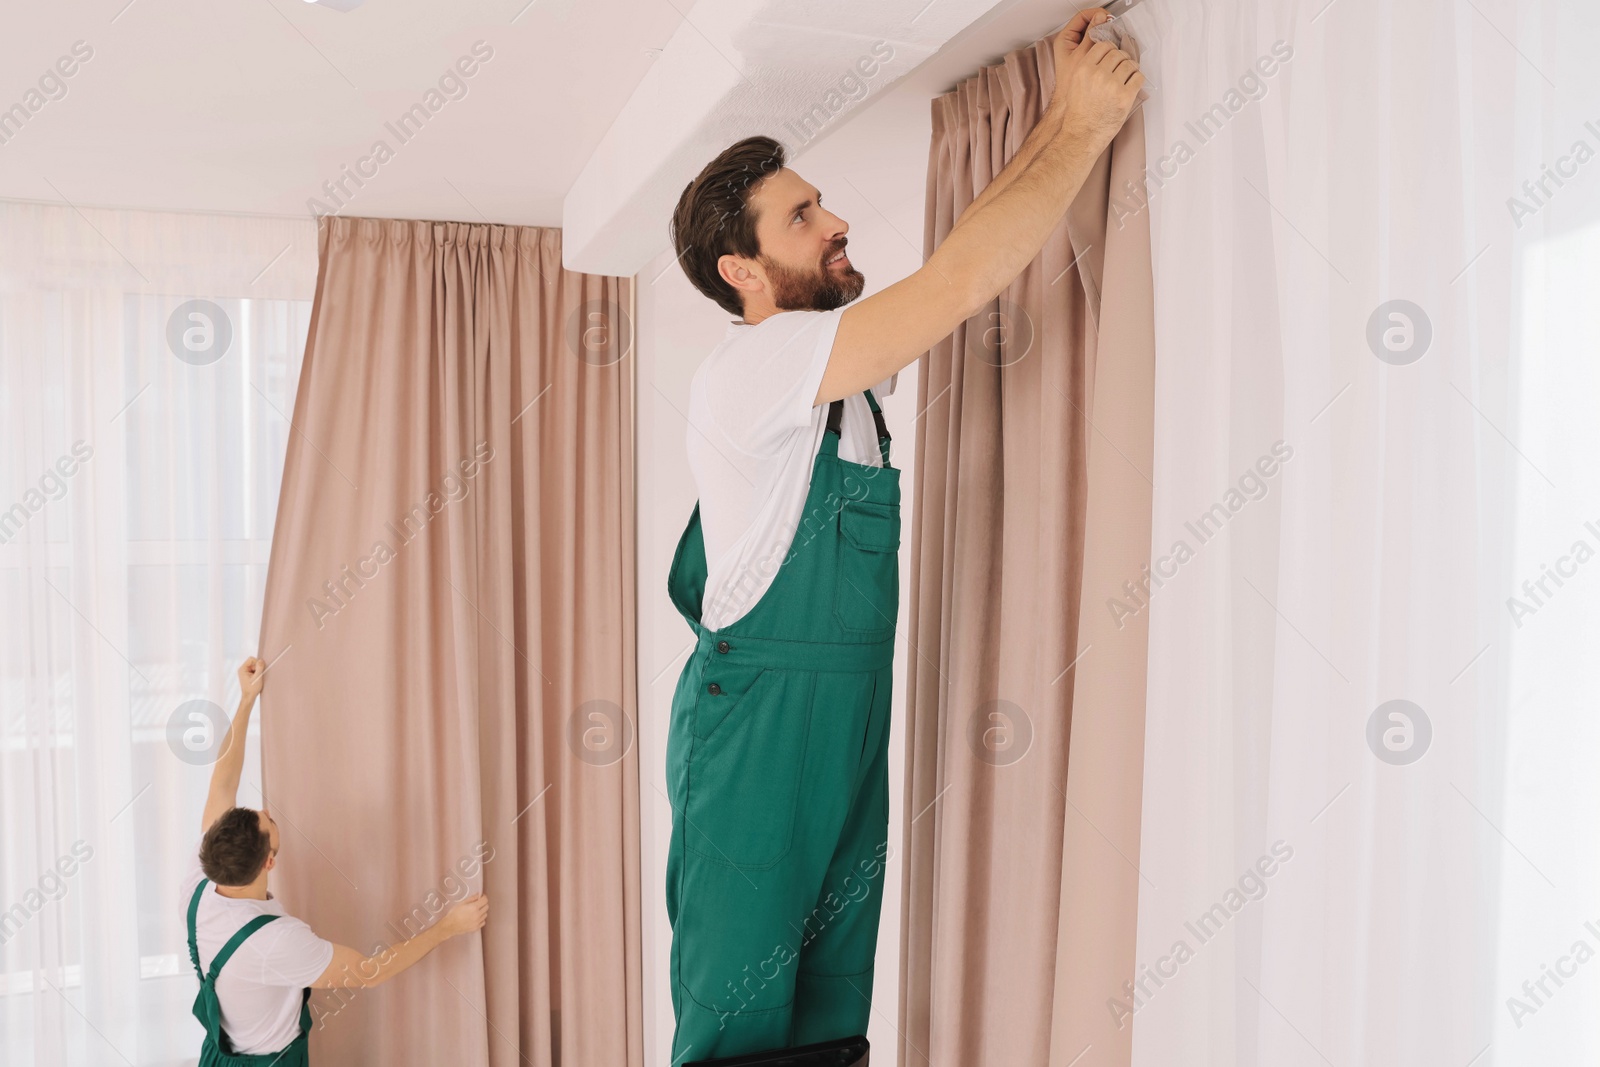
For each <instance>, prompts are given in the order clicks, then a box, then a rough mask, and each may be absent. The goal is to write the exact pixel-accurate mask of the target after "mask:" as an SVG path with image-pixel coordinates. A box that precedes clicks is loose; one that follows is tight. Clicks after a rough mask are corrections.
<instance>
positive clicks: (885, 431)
mask: <svg viewBox="0 0 1600 1067" xmlns="http://www.w3.org/2000/svg"><path fill="white" fill-rule="evenodd" d="M866 395H867V404H868V406H870V407H871V408H872V421H873V422H875V423H877V426H878V451H880V452H882V453H883V465H884V466H885V467H887V466H888V465H889V442H890V441H891V440H893V438H891V437H890V436H889V424H888V423H887V422H885V421H883V409H882V408H880V407H879V406H878V399H877V397H875V396H873V395H872V390H871V389H868V390H866Z"/></svg>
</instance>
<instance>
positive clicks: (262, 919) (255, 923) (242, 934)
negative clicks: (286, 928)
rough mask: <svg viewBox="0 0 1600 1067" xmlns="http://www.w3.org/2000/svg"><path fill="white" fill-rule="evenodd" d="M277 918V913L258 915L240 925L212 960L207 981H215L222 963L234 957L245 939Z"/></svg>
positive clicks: (220, 971) (220, 970)
mask: <svg viewBox="0 0 1600 1067" xmlns="http://www.w3.org/2000/svg"><path fill="white" fill-rule="evenodd" d="M276 918H277V916H276V915H257V916H256V917H255V918H254V919H251V920H250V921H249V922H247V923H245V924H244V925H243V926H241V927H239V930H238V932H237V933H235V934H234V935H233V936H232V937H230V938H229V939H228V943H227V944H226V945H223V946H222V951H221V952H219V953H217V958H216V959H214V960H212V961H211V973H210V974H209V975H207V976H206V981H208V982H212V983H215V982H216V980H217V975H218V974H220V973H222V965H223V964H225V963H227V962H228V960H230V959H232V958H233V953H234V950H235V949H237V948H238V947H239V946H240V945H242V944H244V942H245V939H246V938H248V937H249V936H250V935H251V934H253V933H255V932H256V931H257V930H259V929H261V928H262V927H263V926H265V925H267V924H268V923H269V922H271V921H272V920H274V919H276Z"/></svg>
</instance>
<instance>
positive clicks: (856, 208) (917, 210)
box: [635, 83, 932, 1067]
mask: <svg viewBox="0 0 1600 1067" xmlns="http://www.w3.org/2000/svg"><path fill="white" fill-rule="evenodd" d="M904 85H905V83H902V86H904ZM900 88H901V86H897V87H896V90H899V89H900ZM908 88H911V89H912V91H910V92H899V91H895V90H892V91H890V92H888V93H887V94H885V96H884V98H883V99H882V100H880V101H878V102H877V103H876V104H875V105H873V106H872V107H871V108H870V109H869V110H867V111H866V112H865V113H864V114H862V115H861V116H860V117H858V118H855V119H853V120H852V121H851V122H850V123H849V124H848V125H845V126H843V127H842V128H840V129H839V130H837V131H833V132H831V135H830V136H829V137H828V139H827V140H826V141H824V142H822V143H821V144H818V145H817V146H816V147H815V148H812V149H809V150H804V151H802V153H801V154H799V155H798V156H796V157H795V158H792V159H791V160H790V161H789V166H790V167H791V168H792V169H793V170H794V171H796V172H797V173H798V174H799V175H800V176H801V177H803V178H805V179H806V180H807V181H809V182H811V183H812V184H813V185H815V186H816V187H817V188H818V189H819V190H821V192H822V194H823V196H824V197H825V198H826V199H825V203H826V204H827V205H828V208H829V210H831V211H833V212H834V213H835V214H837V215H839V216H840V217H841V218H843V219H844V220H845V221H846V222H847V223H848V224H849V226H850V229H849V233H848V236H849V240H850V260H851V262H852V263H854V264H855V265H856V268H857V269H858V270H860V271H861V272H862V273H863V274H865V275H866V277H867V288H866V292H865V294H864V295H871V294H872V293H874V292H877V291H878V290H880V289H882V288H884V287H885V286H888V285H891V284H893V283H894V282H896V281H899V280H900V279H901V278H903V277H905V276H906V275H908V274H910V273H912V272H913V271H915V270H916V269H917V268H918V267H919V266H921V264H922V228H923V217H922V216H923V201H924V196H925V191H926V180H927V165H928V142H929V137H930V136H931V132H932V130H931V123H930V121H929V104H928V100H929V97H928V93H927V92H926V91H925V90H922V89H920V88H917V87H912V86H908ZM769 132H770V133H771V135H772V136H774V137H779V138H780V139H787V138H788V137H792V134H787V133H786V132H785V131H781V130H778V129H776V128H774V129H773V130H771V131H769ZM824 132H830V131H826V130H825V131H824ZM661 226H662V231H663V232H665V230H666V220H665V219H663V220H662V221H661ZM636 280H637V282H638V302H637V317H638V322H637V323H636V328H637V331H638V332H637V339H638V343H637V345H636V349H635V351H636V352H637V353H638V359H639V366H638V368H637V369H638V378H637V381H638V391H639V395H638V404H637V411H638V450H639V452H638V472H639V497H638V516H639V519H638V521H639V559H638V575H639V646H638V647H639V719H640V722H639V756H640V772H639V773H640V777H641V778H642V779H643V781H642V782H641V784H640V787H639V794H640V803H641V805H642V806H643V812H642V816H641V837H642V853H643V867H642V877H643V880H644V887H643V905H642V906H643V912H644V922H643V941H644V1014H645V1018H644V1025H645V1048H646V1055H645V1063H646V1064H647V1065H648V1067H667V1064H668V1063H669V1059H670V1048H671V1043H672V1025H673V1020H672V998H671V991H670V988H669V985H668V973H667V959H668V949H669V947H670V945H671V929H670V927H669V926H668V924H667V910H666V858H667V845H668V842H669V839H670V837H671V830H672V810H671V807H670V806H669V805H668V803H667V799H666V777H665V766H666V743H667V724H668V720H669V717H670V715H671V711H672V691H673V688H674V686H676V684H677V680H678V672H679V671H680V670H682V668H683V663H684V660H685V658H686V657H687V655H688V653H689V649H690V648H691V647H692V644H693V635H692V633H691V631H690V630H689V627H688V625H687V624H686V623H685V622H684V621H683V619H682V617H680V616H679V615H678V613H677V610H676V609H675V608H674V607H673V606H672V602H671V601H670V600H669V599H668V598H667V593H666V583H667V570H668V568H669V567H670V565H671V563H672V553H673V550H674V549H675V548H676V547H677V542H678V537H679V535H680V534H681V533H682V532H683V526H684V523H686V522H687V521H688V518H689V512H690V511H691V510H692V509H693V507H694V502H695V487H694V480H693V478H692V477H691V476H690V474H689V468H688V463H687V460H686V458H685V455H684V440H685V434H686V433H687V423H686V422H685V416H684V413H685V412H686V411H687V410H688V386H689V378H690V376H691V375H692V374H693V373H694V370H695V367H697V366H698V365H699V363H700V361H701V360H702V359H704V358H705V356H706V354H707V353H708V352H710V350H711V348H712V347H713V346H714V345H716V343H717V342H718V341H720V340H721V339H722V335H723V332H724V330H725V329H726V325H727V322H728V315H727V314H726V313H725V312H723V310H722V309H721V308H719V307H717V305H715V304H714V303H712V302H711V301H710V300H708V299H707V298H705V297H703V296H701V295H700V294H699V293H698V292H696V291H695V289H694V287H693V286H691V285H690V284H689V282H688V280H687V279H686V278H685V277H684V275H683V272H682V271H681V270H680V269H679V268H678V266H677V263H676V259H675V254H674V253H673V252H672V251H670V250H668V251H664V252H663V253H661V255H659V256H657V257H656V259H655V260H654V261H653V262H652V263H651V264H650V265H649V266H648V267H647V268H646V269H645V270H644V271H642V272H641V273H640V274H639V275H638V276H637V279H636ZM918 373H919V368H918V365H917V364H912V365H911V366H909V367H907V368H906V369H905V370H903V371H901V372H900V380H899V382H898V383H897V384H896V387H895V393H894V395H893V396H890V397H888V398H886V399H885V401H884V405H883V407H884V414H885V417H886V418H887V419H888V422H889V432H890V433H891V434H893V435H894V448H893V452H892V456H891V458H892V461H893V462H894V464H895V466H897V467H899V468H900V469H901V470H902V471H903V472H904V473H902V475H901V485H902V486H903V496H902V501H901V514H902V521H903V522H904V530H905V533H904V534H903V535H902V540H901V544H902V547H901V552H900V590H901V598H900V637H899V646H900V647H899V652H898V655H897V666H896V668H895V701H894V711H893V716H894V718H893V724H892V730H891V734H890V771H889V776H890V781H889V841H890V844H891V845H892V847H893V849H894V853H893V855H894V859H893V860H892V862H891V863H890V864H889V866H888V870H887V872H886V875H885V878H884V883H883V891H884V901H883V918H882V922H881V926H880V931H879V936H878V963H877V973H876V975H875V977H874V980H873V981H874V986H873V998H872V1008H873V1018H872V1025H871V1028H870V1030H869V1031H868V1035H867V1036H868V1038H869V1040H870V1041H871V1042H872V1046H873V1048H874V1050H876V1051H877V1053H878V1055H877V1056H876V1057H874V1059H875V1061H876V1062H883V1063H892V1062H893V1056H894V1052H893V1050H894V1048H895V1044H896V1040H897V1039H896V1036H895V1034H896V1025H897V1022H898V1013H899V1007H898V1006H899V999H900V981H899V978H900V872H901V865H900V851H901V830H900V828H901V824H902V821H903V820H902V813H901V801H902V782H903V778H904V776H903V774H902V773H901V771H902V767H903V764H904V751H905V745H904V738H905V734H904V711H905V663H906V656H907V647H908V646H907V644H906V628H907V620H908V618H909V614H910V566H911V550H910V547H909V546H910V532H911V515H912V508H913V507H914V500H913V493H912V485H913V482H914V473H913V461H914V458H915V457H914V452H915V446H916V433H917V426H916V421H915V420H916V418H917V415H918V408H917V392H918V388H917V386H918Z"/></svg>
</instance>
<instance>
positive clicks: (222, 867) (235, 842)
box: [200, 808, 272, 885]
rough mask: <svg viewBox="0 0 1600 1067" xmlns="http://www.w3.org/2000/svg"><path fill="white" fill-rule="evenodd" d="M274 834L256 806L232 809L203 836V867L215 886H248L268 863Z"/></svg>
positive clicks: (201, 843)
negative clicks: (272, 834)
mask: <svg viewBox="0 0 1600 1067" xmlns="http://www.w3.org/2000/svg"><path fill="white" fill-rule="evenodd" d="M271 851H272V837H271V835H269V834H268V833H267V831H266V830H264V829H262V827H261V813H260V812H259V811H256V810H255V809H254V808H229V809H228V810H227V811H225V812H223V813H222V814H221V816H219V817H218V818H217V821H216V822H214V823H212V824H211V828H210V829H209V830H207V831H206V833H205V836H204V837H202V838H201V839H200V870H201V871H203V872H204V873H205V876H206V877H207V878H209V879H211V881H212V882H213V883H215V884H216V885H249V884H250V883H251V882H253V881H255V880H256V875H258V874H260V873H261V868H262V867H264V866H266V863H267V856H268V854H269V853H270V852H271Z"/></svg>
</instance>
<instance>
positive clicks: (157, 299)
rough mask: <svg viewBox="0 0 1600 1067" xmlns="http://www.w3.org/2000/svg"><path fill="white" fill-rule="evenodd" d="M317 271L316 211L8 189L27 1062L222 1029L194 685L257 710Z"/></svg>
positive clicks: (7, 352)
mask: <svg viewBox="0 0 1600 1067" xmlns="http://www.w3.org/2000/svg"><path fill="white" fill-rule="evenodd" d="M315 279H316V227H315V223H314V221H312V220H310V219H309V218H308V219H305V220H298V219H269V218H251V217H234V216H227V217H224V216H208V215H198V214H179V213H173V214H160V213H150V212H137V211H110V210H95V209H83V210H81V211H80V210H77V209H74V208H71V207H67V206H51V205H38V204H28V203H16V202H0V426H3V430H0V441H3V450H0V509H4V510H0V602H3V605H4V607H3V611H0V704H3V706H0V909H5V910H4V911H3V913H0V1061H3V1062H4V1063H6V1064H8V1065H11V1064H15V1065H30V1067H32V1065H38V1067H45V1065H48V1067H62V1065H67V1064H95V1065H99V1064H121V1063H128V1064H137V1065H140V1067H143V1065H146V1064H169V1063H179V1062H185V1061H187V1062H191V1063H192V1062H193V1061H194V1060H195V1059H196V1057H198V1055H199V1047H200V1046H199V1027H198V1025H197V1024H196V1023H195V1022H194V1020H193V1018H192V1017H191V1016H190V1015H189V1005H190V1002H191V1000H192V999H193V996H194V989H195V982H194V978H193V974H192V971H191V968H190V965H189V959H188V951H187V948H186V947H185V944H184V932H183V916H182V914H181V913H180V911H179V909H178V908H177V906H176V905H175V893H176V889H177V884H178V880H179V879H180V877H181V875H182V874H183V871H184V868H185V866H186V864H187V862H188V860H189V849H190V848H191V847H192V845H193V843H194V839H195V837H196V836H197V834H198V823H199V813H200V810H201V808H202V806H203V803H204V797H205V790H206V784H207V781H208V779H209V773H210V767H209V765H208V764H207V763H206V762H205V760H206V756H207V753H206V745H207V744H208V743H209V742H210V741H211V740H212V738H211V737H208V731H207V727H206V720H205V718H204V716H203V715H202V716H200V717H195V716H194V715H193V714H191V713H192V712H193V711H194V710H195V709H194V708H193V707H190V708H185V707H184V705H185V704H186V703H187V702H189V701H196V700H199V701H210V702H211V703H213V704H216V705H218V706H220V707H221V708H223V709H225V711H226V712H228V713H231V712H232V710H233V708H234V706H235V704H236V702H237V699H238V691H239V690H238V682H237V680H236V678H235V675H234V671H235V668H236V667H237V666H238V663H239V661H240V660H241V659H242V658H243V657H244V656H246V655H249V654H252V653H254V652H255V650H256V646H255V639H256V628H257V625H258V622H259V619H260V616H261V588H262V582H263V579H264V577H265V572H266V565H267V554H268V543H269V539H270V536H271V532H272V526H273V514H274V511H275V509H276V505H277V493H278V485H279V480H280V477H281V473H282V471H281V465H282V462H283V453H284V446H285V442H286V440H287V437H288V435H289V434H290V433H292V432H294V431H293V430H292V429H291V427H290V425H289V422H288V418H287V416H288V414H289V413H290V412H291V411H292V408H293V400H294V392H295V384H296V379H297V377H298V373H299V365H300V357H301V353H302V351H303V348H304V341H305V335H306V329H307V326H308V323H309V318H310V307H311V303H310V301H311V294H312V291H313V288H314V284H315ZM195 300H200V301H205V302H206V303H198V304H190V303H188V302H190V301H195ZM258 727H259V720H258V721H257V722H255V723H252V737H253V736H254V732H255V730H256V729H257V728H258ZM258 766H259V764H258V763H257V760H256V755H255V746H254V744H253V743H252V745H251V747H250V750H249V760H248V767H249V768H250V769H249V770H247V774H246V784H245V786H244V787H243V788H242V789H241V797H240V799H241V802H242V803H247V804H257V803H259V799H258V798H256V797H255V796H254V795H253V791H254V789H255V788H256V786H257V785H258V784H259V776H258V771H257V769H256V768H257V767H258Z"/></svg>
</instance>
